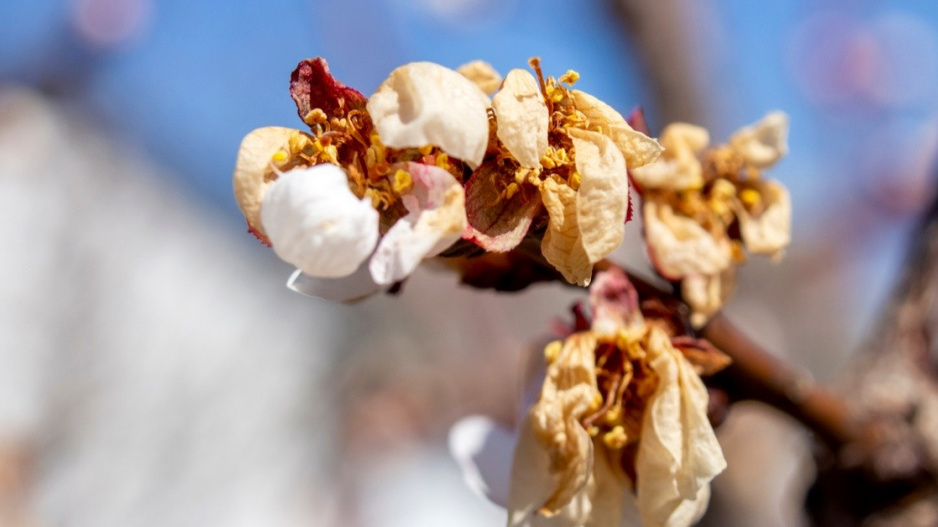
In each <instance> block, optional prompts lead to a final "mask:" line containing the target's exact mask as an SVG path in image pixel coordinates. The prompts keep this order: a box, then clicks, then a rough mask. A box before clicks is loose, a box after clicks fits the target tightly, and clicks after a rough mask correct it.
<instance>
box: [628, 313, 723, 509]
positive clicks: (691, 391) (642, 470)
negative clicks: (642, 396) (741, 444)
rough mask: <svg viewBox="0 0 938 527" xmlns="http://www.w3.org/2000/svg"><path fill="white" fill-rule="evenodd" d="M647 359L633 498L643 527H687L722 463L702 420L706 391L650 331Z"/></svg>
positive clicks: (658, 335)
mask: <svg viewBox="0 0 938 527" xmlns="http://www.w3.org/2000/svg"><path fill="white" fill-rule="evenodd" d="M647 351H648V359H649V364H650V366H651V368H652V369H653V370H654V371H655V373H656V374H657V375H658V388H657V390H656V392H655V395H654V397H653V398H652V400H651V403H650V404H649V407H648V409H647V410H646V411H645V418H644V422H643V424H642V437H641V441H640V443H639V447H638V454H637V457H636V467H635V468H636V479H637V480H638V481H637V487H636V493H637V497H638V506H639V510H640V511H641V513H642V519H643V522H642V525H644V526H645V527H687V526H689V525H691V524H692V523H693V522H695V521H696V520H697V519H699V517H700V516H701V515H702V514H703V511H704V510H705V509H706V506H707V502H708V501H709V497H710V487H709V485H710V481H711V480H712V479H713V478H714V477H715V476H716V475H717V474H719V473H720V472H722V471H723V470H724V469H725V468H726V460H725V459H724V458H723V452H722V450H721V449H720V444H719V442H717V439H716V435H715V434H714V432H713V428H712V427H711V426H710V422H709V421H708V420H707V399H708V396H707V389H706V388H705V387H704V385H703V382H701V380H700V377H698V376H697V374H696V373H694V371H693V368H692V367H691V365H690V363H689V362H687V360H686V359H685V358H684V357H683V355H681V354H680V352H678V351H677V350H675V349H674V348H673V347H672V346H671V342H670V340H669V339H668V336H667V334H665V333H664V332H663V331H662V330H660V329H659V328H656V327H652V328H651V333H650V335H649V338H648V350H647Z"/></svg>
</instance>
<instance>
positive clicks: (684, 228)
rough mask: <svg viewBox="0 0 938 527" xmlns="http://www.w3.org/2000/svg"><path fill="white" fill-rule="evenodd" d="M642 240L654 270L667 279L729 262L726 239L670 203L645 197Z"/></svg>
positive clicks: (716, 269)
mask: <svg viewBox="0 0 938 527" xmlns="http://www.w3.org/2000/svg"><path fill="white" fill-rule="evenodd" d="M644 220H645V242H646V243H647V246H648V253H649V256H650V257H651V260H652V262H653V263H654V265H655V268H656V269H657V270H658V273H659V274H661V275H662V276H664V277H665V278H667V279H669V280H680V279H681V278H684V277H687V276H691V275H700V274H703V275H712V274H717V273H719V272H721V271H723V270H724V269H726V268H727V267H729V266H730V264H731V262H732V259H731V250H730V245H729V242H728V241H726V240H717V239H716V238H714V237H713V235H711V234H710V233H709V232H707V231H706V230H705V229H704V228H703V227H701V226H700V224H698V223H697V222H696V221H694V220H692V219H691V218H688V217H686V216H681V215H678V214H675V213H674V210H673V209H672V208H671V206H670V205H668V204H666V203H658V202H656V201H653V200H646V201H645V203H644Z"/></svg>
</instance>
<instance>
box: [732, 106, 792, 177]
mask: <svg viewBox="0 0 938 527" xmlns="http://www.w3.org/2000/svg"><path fill="white" fill-rule="evenodd" d="M729 144H730V146H731V147H732V148H733V149H734V150H736V152H737V153H738V154H739V155H741V156H742V158H743V159H745V160H746V162H747V163H749V164H751V165H753V166H755V167H756V168H766V167H768V166H771V165H774V164H775V163H776V162H778V160H779V159H781V158H782V157H783V156H785V155H786V154H787V153H788V116H787V115H785V114H784V113H783V112H772V113H770V114H768V115H766V116H765V117H763V118H762V120H761V121H759V122H757V123H755V124H751V125H749V126H747V127H745V128H741V129H739V130H737V131H736V133H734V134H733V135H732V136H730V142H729Z"/></svg>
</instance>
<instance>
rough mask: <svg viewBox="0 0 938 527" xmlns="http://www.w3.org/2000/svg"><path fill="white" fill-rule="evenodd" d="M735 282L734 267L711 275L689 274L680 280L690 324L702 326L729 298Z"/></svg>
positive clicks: (697, 326) (696, 326)
mask: <svg viewBox="0 0 938 527" xmlns="http://www.w3.org/2000/svg"><path fill="white" fill-rule="evenodd" d="M735 283H736V267H735V266H730V267H727V268H726V269H724V270H723V272H721V273H717V274H713V275H691V276H688V277H685V278H684V279H683V280H682V281H681V296H682V297H683V298H684V301H685V302H687V305H688V306H690V308H691V317H690V321H691V324H693V326H694V327H695V328H699V327H703V325H704V324H706V323H707V320H709V319H710V317H711V316H713V314H714V313H716V312H717V311H719V310H720V308H722V307H723V304H724V303H725V302H726V301H727V300H728V299H729V298H730V296H731V295H732V293H733V288H734V286H735Z"/></svg>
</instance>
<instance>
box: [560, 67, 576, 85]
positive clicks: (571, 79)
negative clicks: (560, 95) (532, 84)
mask: <svg viewBox="0 0 938 527" xmlns="http://www.w3.org/2000/svg"><path fill="white" fill-rule="evenodd" d="M557 80H559V81H560V82H562V83H564V84H567V85H569V86H573V84H574V83H575V82H576V81H578V80H580V74H579V73H577V72H575V71H573V70H567V72H566V73H564V74H563V75H561V76H560V78H559V79H557Z"/></svg>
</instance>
